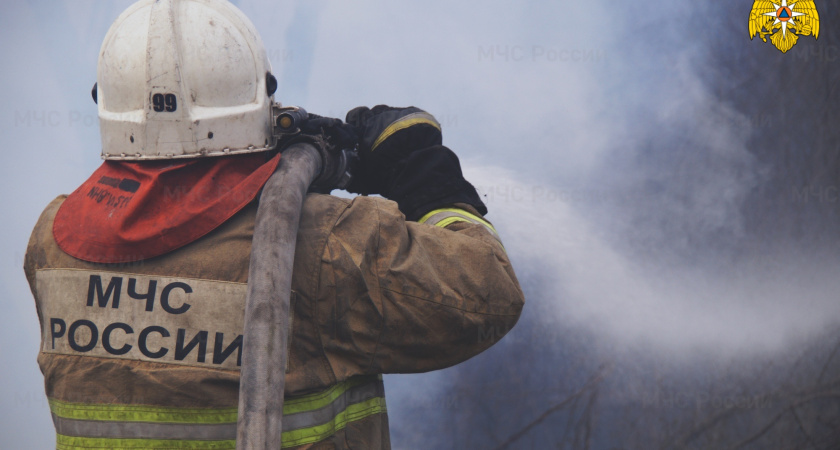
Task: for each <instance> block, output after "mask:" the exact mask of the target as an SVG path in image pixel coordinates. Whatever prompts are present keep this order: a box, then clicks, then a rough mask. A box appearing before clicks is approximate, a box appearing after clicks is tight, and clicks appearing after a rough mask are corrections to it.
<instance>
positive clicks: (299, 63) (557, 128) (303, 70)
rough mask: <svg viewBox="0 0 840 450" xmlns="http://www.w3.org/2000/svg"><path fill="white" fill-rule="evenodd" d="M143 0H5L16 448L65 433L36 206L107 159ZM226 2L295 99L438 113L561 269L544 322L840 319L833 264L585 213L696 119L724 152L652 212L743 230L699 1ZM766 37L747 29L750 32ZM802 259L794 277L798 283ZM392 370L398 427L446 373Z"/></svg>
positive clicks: (727, 113) (712, 331)
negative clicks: (120, 30) (113, 70)
mask: <svg viewBox="0 0 840 450" xmlns="http://www.w3.org/2000/svg"><path fill="white" fill-rule="evenodd" d="M131 3H132V2H130V1H114V0H108V1H104V0H72V1H70V0H64V1H55V0H51V1H43V0H37V1H30V2H26V3H24V2H11V3H9V2H7V3H4V4H3V6H2V7H0V8H2V11H0V34H2V42H3V45H2V47H0V52H1V53H2V54H0V61H2V62H1V63H0V64H3V69H2V77H3V81H4V83H3V85H4V87H5V89H3V91H2V94H0V95H2V97H0V98H2V104H0V143H2V148H3V149H4V156H3V158H4V163H3V164H2V165H0V171H2V176H0V185H2V188H3V192H6V193H7V194H9V195H8V196H7V197H5V198H4V200H3V206H4V210H5V211H7V214H6V217H5V226H4V230H5V231H6V232H5V233H3V236H2V238H0V249H2V253H0V255H2V257H1V258H0V269H2V270H0V274H2V275H0V276H2V290H3V295H4V297H5V299H6V300H5V304H6V305H7V310H6V313H5V314H3V315H2V316H0V354H2V355H3V356H4V357H5V358H6V360H5V361H4V364H2V366H0V377H2V380H3V381H4V382H3V383H2V385H0V405H2V406H0V446H2V447H4V448H48V447H50V446H52V445H54V433H53V429H52V424H51V421H50V417H49V410H48V407H47V404H46V399H45V396H44V393H43V381H42V377H41V375H40V372H39V370H38V367H37V363H36V361H35V358H36V355H37V351H38V342H39V335H38V334H39V333H38V323H37V317H36V314H35V309H34V303H33V300H32V298H31V294H30V293H29V289H28V286H27V284H26V281H25V278H24V276H23V271H22V264H23V254H24V252H25V248H26V242H27V240H28V237H29V233H30V231H31V229H32V226H33V225H34V224H35V221H36V220H37V218H38V215H39V214H40V212H41V210H42V209H43V208H44V207H45V206H46V204H47V203H48V202H49V201H50V200H51V199H53V198H54V197H55V196H56V195H58V194H61V193H70V192H72V191H73V190H74V189H75V188H76V187H77V186H78V185H79V184H81V182H82V181H84V180H85V179H86V178H87V177H88V176H89V174H90V173H91V172H92V171H93V170H94V169H95V168H96V167H97V166H98V165H99V164H100V163H101V161H100V159H99V152H100V145H99V131H98V119H97V118H96V107H95V104H94V103H93V101H92V100H91V97H90V90H91V87H92V86H93V83H94V81H95V78H96V61H97V55H98V51H99V46H100V44H101V41H102V39H103V37H104V35H105V33H106V31H107V29H108V27H109V26H110V24H111V22H112V21H113V20H114V19H115V18H116V17H117V15H118V14H119V13H120V12H121V11H122V10H123V9H124V8H125V7H127V6H128V5H129V4H131ZM235 3H236V4H237V5H238V6H239V7H240V8H241V9H242V10H243V11H244V12H245V14H246V15H248V16H249V17H250V18H251V19H252V21H253V22H254V23H255V25H256V27H257V28H258V30H259V31H260V33H261V34H262V37H263V41H264V42H265V45H266V48H267V51H268V54H269V58H270V59H271V61H272V64H273V68H274V73H275V74H276V75H277V76H278V79H279V81H280V88H279V90H278V93H277V95H276V97H277V98H278V99H279V100H280V101H282V102H283V103H284V104H295V105H301V106H304V107H306V108H307V110H309V111H310V112H315V113H319V114H322V115H331V116H336V117H342V118H343V116H344V114H345V113H346V111H347V110H349V109H351V108H353V107H355V106H359V105H368V106H373V105H375V104H379V103H388V104H391V105H397V106H408V105H415V106H419V107H422V108H424V109H426V110H428V111H429V112H431V113H433V114H435V115H436V116H437V117H438V119H439V121H440V122H441V123H442V125H443V130H444V142H445V143H446V144H447V145H449V146H450V147H451V148H452V149H453V150H455V151H456V152H457V153H458V154H459V155H460V156H461V158H462V163H463V166H464V168H465V172H466V173H467V175H468V178H469V179H470V180H471V181H472V182H473V183H474V184H475V185H476V186H477V187H478V188H479V189H480V190H481V191H482V193H483V194H485V195H486V199H487V203H488V206H489V208H490V214H489V216H488V218H489V219H490V220H492V221H494V223H496V225H497V227H498V228H499V231H500V233H501V235H502V237H503V239H504V240H505V243H506V247H507V249H508V251H509V253H510V254H511V256H512V258H513V259H514V262H515V263H516V266H515V267H516V268H517V272H518V273H519V275H520V278H531V277H534V276H536V275H535V274H538V275H540V276H541V278H542V279H545V280H548V281H547V282H548V283H556V284H557V287H556V292H557V293H558V295H557V297H556V298H529V299H528V301H529V305H528V308H534V309H535V310H536V311H540V312H541V313H542V314H543V315H544V319H542V320H545V321H549V322H550V321H555V320H556V321H558V323H559V321H560V318H563V319H564V320H571V321H573V322H575V323H581V324H589V325H590V326H594V327H600V328H601V329H602V330H604V333H603V334H604V336H605V337H608V338H615V339H616V341H621V342H624V341H628V340H629V341H637V342H645V343H647V344H649V345H651V347H652V348H656V349H658V350H660V351H662V352H666V353H667V352H673V351H675V350H677V351H679V350H684V349H686V348H703V349H721V351H724V350H723V348H724V347H725V349H726V350H725V351H772V350H773V349H775V348H779V347H780V346H783V345H784V343H785V341H786V340H788V339H793V338H799V337H803V336H804V337H807V336H809V335H811V334H813V333H816V332H818V331H819V330H821V329H823V327H825V326H826V325H827V324H829V323H830V322H831V321H832V320H833V319H831V318H832V317H837V314H838V308H837V306H835V305H834V303H836V302H834V301H833V300H832V294H831V293H832V292H836V291H837V288H838V287H840V286H838V283H837V281H833V282H832V281H828V280H830V279H831V278H832V277H831V276H830V274H821V273H815V274H813V276H814V277H816V278H817V279H819V280H820V282H819V283H816V284H809V285H808V286H805V285H797V284H796V283H793V284H791V283H788V282H781V281H778V279H775V280H774V276H773V275H772V274H770V275H768V274H765V275H758V271H752V270H750V268H749V267H746V268H744V270H743V273H740V274H739V275H737V276H736V275H732V276H731V277H729V278H727V277H722V276H720V275H713V276H710V275H708V274H707V273H705V272H698V270H697V269H696V268H692V267H674V266H671V265H669V264H666V263H656V261H654V262H653V263H651V262H650V261H648V262H647V263H646V264H639V260H638V259H636V258H634V256H635V255H633V254H632V253H629V252H628V251H627V250H626V249H624V248H622V247H621V246H616V245H614V242H616V240H621V239H620V238H621V236H616V235H614V234H613V233H614V230H616V229H620V227H619V228H615V227H611V226H607V225H605V222H604V221H599V220H598V218H599V217H601V216H599V215H598V214H602V213H603V211H602V210H599V211H601V212H600V213H596V212H594V211H595V210H596V209H597V208H594V207H593V206H598V205H600V203H599V202H600V200H601V196H602V195H604V193H605V192H606V186H608V185H609V180H610V179H618V178H621V177H631V176H638V177H641V178H644V177H645V176H647V175H646V174H644V173H639V174H627V173H625V172H623V171H622V170H621V167H613V166H612V165H611V164H610V161H613V160H616V161H618V160H620V158H618V157H620V156H621V154H622V152H623V151H624V150H625V149H627V148H632V147H634V146H637V145H640V143H641V142H642V141H643V139H645V138H649V137H650V136H655V135H656V133H658V131H659V130H664V129H666V128H667V127H669V126H672V125H674V124H679V123H683V122H684V121H686V120H688V121H690V122H691V124H692V126H693V127H695V128H697V130H698V131H697V133H705V135H708V136H712V137H713V138H712V139H711V140H710V142H706V143H705V144H704V145H707V146H708V148H709V149H711V151H713V152H714V153H715V155H716V160H717V161H719V166H717V167H716V169H715V170H709V171H707V176H706V177H705V178H702V179H691V180H686V183H689V184H690V188H691V189H690V190H689V192H691V195H692V197H691V199H690V200H691V201H689V202H687V203H686V204H679V205H677V204H674V205H661V209H662V210H667V211H668V214H669V215H671V216H672V217H674V220H677V221H683V222H684V223H687V224H688V223H691V224H693V225H692V226H693V227H697V229H698V230H700V231H698V232H705V231H704V230H706V228H708V229H710V230H712V231H714V230H719V229H720V230H727V231H729V232H734V233H736V234H737V232H738V230H739V227H740V226H741V220H740V213H739V207H740V203H739V202H741V201H742V199H743V196H744V194H745V192H747V191H748V190H749V189H751V188H752V187H753V186H755V184H756V183H758V182H759V181H758V180H759V179H760V173H759V171H758V169H757V168H756V167H755V166H754V165H753V163H752V160H751V158H750V156H749V153H748V152H747V148H746V145H747V144H746V142H747V136H748V133H749V132H750V130H749V123H748V121H746V122H745V118H743V117H740V116H739V115H738V113H737V112H736V111H734V110H732V109H728V108H727V107H725V106H722V105H719V104H717V103H715V102H714V100H713V98H712V96H711V95H710V92H709V89H708V88H707V87H706V86H704V85H703V83H702V82H700V80H699V79H698V77H697V76H696V75H695V71H696V69H697V68H698V64H699V63H698V61H697V56H698V49H699V48H702V46H703V43H702V39H703V38H702V36H700V37H698V36H693V37H687V36H684V35H682V34H681V33H680V28H679V27H680V24H681V23H685V21H686V20H688V19H687V18H688V17H690V16H691V14H692V12H693V11H694V9H693V8H695V7H694V6H693V2H668V1H664V0H655V1H652V2H644V3H642V4H639V5H637V6H634V7H633V8H634V10H633V11H632V12H633V14H634V16H633V19H632V20H628V17H629V12H630V11H629V10H628V9H627V7H626V6H622V7H615V6H614V5H613V4H612V3H610V2H606V1H601V0H599V1H590V2H569V3H568V4H566V2H548V1H542V2H539V1H525V2H519V3H511V2H509V1H505V2H502V1H497V0H492V1H480V2H479V1H459V2H451V1H427V2H404V3H395V2H387V1H370V2H361V3H360V2H346V1H335V0H306V1H283V2H269V1H266V0H242V1H238V2H235ZM616 8H618V9H616ZM654 27H655V28H654ZM651 29H655V32H653V31H650V30H651ZM654 35H655V36H656V39H652V38H651V36H654ZM744 35H746V18H745V19H744ZM662 42H667V44H663V43H662ZM759 44H760V43H758V42H750V41H749V40H747V39H746V38H744V42H742V43H739V44H738V45H759ZM686 111H690V112H689V113H686ZM634 115H635V117H636V118H638V117H639V116H640V115H641V116H644V117H649V120H648V121H647V122H645V125H644V126H645V129H644V130H641V131H640V130H638V129H636V128H635V126H636V124H637V122H635V121H634V120H631V119H632V117H631V116H634ZM745 123H746V126H744V124H745ZM605 167H606V168H609V167H611V169H609V170H608V169H605ZM599 179H600V180H602V181H600V182H599V181H598V180H599ZM601 183H603V184H601ZM655 213H656V214H660V213H661V211H657V212H655ZM605 220H606V222H608V221H609V220H608V219H605ZM704 227H705V228H704ZM692 230H693V229H692ZM692 230H689V231H692ZM648 232H650V233H658V231H657V230H655V229H654V230H648ZM666 237H667V238H668V239H671V238H672V237H671V236H666ZM679 237H680V236H673V238H674V239H673V241H674V242H676V241H678V240H679ZM668 239H666V240H668ZM791 271H792V269H790V268H789V269H788V272H784V273H783V275H784V276H783V277H782V279H783V280H790V279H794V278H795V277H794V276H793V272H791ZM776 275H778V274H776ZM823 275H824V276H823ZM710 277H711V278H710ZM774 283H775V284H774ZM526 292H527V289H526ZM561 292H562V293H563V295H560V293H561ZM756 293H759V294H760V295H756ZM759 297H760V298H763V299H765V300H758V298H759ZM768 298H769V299H771V300H772V301H767V300H766V299H768ZM803 298H804V299H805V301H806V302H808V304H810V305H814V306H815V308H812V309H811V310H809V311H803V310H801V309H799V308H796V303H795V301H794V300H796V301H801V300H802V299H803ZM387 382H388V389H389V397H388V398H389V409H390V410H391V411H392V412H391V415H392V426H400V424H402V423H404V422H403V421H404V420H406V419H405V418H404V417H402V416H400V407H401V405H402V404H404V403H405V402H410V401H412V400H411V394H410V393H409V387H412V386H413V387H416V386H421V385H422V386H427V387H429V389H433V387H434V386H435V385H437V384H439V383H445V382H446V381H445V377H443V376H441V375H440V374H431V375H423V376H410V377H409V376H403V377H388V378H387Z"/></svg>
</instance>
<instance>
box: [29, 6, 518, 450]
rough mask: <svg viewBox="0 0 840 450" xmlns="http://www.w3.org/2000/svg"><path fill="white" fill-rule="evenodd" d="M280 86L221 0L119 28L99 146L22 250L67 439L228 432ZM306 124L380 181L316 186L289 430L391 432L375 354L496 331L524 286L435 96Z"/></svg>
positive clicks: (128, 18) (295, 293) (302, 241)
mask: <svg viewBox="0 0 840 450" xmlns="http://www.w3.org/2000/svg"><path fill="white" fill-rule="evenodd" d="M276 86H277V83H276V80H274V77H273V76H272V75H271V68H270V65H269V62H268V60H267V58H266V52H265V50H264V47H263V44H262V42H261V40H260V38H259V36H258V34H257V32H256V30H255V28H254V27H253V25H252V24H251V23H250V22H249V21H248V19H247V18H246V17H245V16H244V15H243V14H242V13H241V12H240V11H239V10H238V9H236V8H235V7H234V6H232V5H231V4H230V3H228V2H226V1H223V0H141V1H140V2H138V3H136V4H134V5H133V6H131V7H130V8H129V9H128V10H126V11H125V12H124V13H123V14H122V15H121V16H120V17H119V18H118V19H117V20H116V22H115V23H114V25H113V26H112V27H111V29H110V30H109V32H108V34H107V35H106V37H105V41H104V43H103V45H102V48H101V52H100V56H99V65H98V71H97V84H96V86H95V87H94V99H95V100H96V101H97V103H98V110H99V117H100V129H101V136H102V158H103V159H104V160H105V161H104V163H103V164H102V166H100V167H99V168H98V169H97V170H96V171H95V172H94V173H93V175H91V177H90V178H88V179H87V181H85V182H84V183H83V184H82V185H81V186H80V187H79V188H78V189H76V190H75V191H74V192H73V193H71V194H70V195H69V196H65V195H62V196H59V197H58V198H56V199H55V200H53V201H52V202H51V203H50V204H49V205H48V206H47V208H46V210H45V211H44V212H43V214H42V215H41V217H40V219H39V220H38V222H37V224H36V226H35V229H34V231H33V233H32V237H31V239H30V241H29V246H28V250H27V254H26V259H25V267H24V269H25V272H26V276H27V279H28V281H29V284H30V286H31V289H32V293H33V295H34V298H35V303H36V307H37V312H38V316H39V319H40V325H41V331H42V340H41V348H40V353H39V356H38V363H39V365H40V368H41V371H42V372H43V374H44V379H45V387H46V394H47V397H48V399H49V406H50V410H51V413H52V417H53V421H54V424H55V428H56V434H57V444H56V445H57V447H58V448H62V449H64V448H190V449H198V448H206V449H221V448H235V438H236V421H237V401H238V392H239V367H240V364H241V350H242V336H243V334H244V333H245V332H247V330H243V310H244V304H245V296H246V290H247V289H246V287H247V281H248V267H249V256H250V252H251V245H252V235H253V229H254V221H255V214H256V210H257V207H258V204H259V198H260V195H259V194H260V190H261V188H262V186H263V184H264V183H265V182H266V180H267V179H268V177H269V176H270V175H271V174H272V173H273V172H274V170H275V168H276V167H277V166H278V164H279V163H281V161H282V154H281V153H280V151H279V149H280V148H281V147H282V142H281V143H280V144H278V143H277V142H276V138H275V135H274V134H273V132H272V114H271V111H272V109H271V108H272V103H273V94H274V90H275V89H276ZM306 131H307V132H308V133H310V134H311V135H312V137H313V142H320V145H321V146H322V147H324V148H326V147H329V146H336V145H348V144H350V145H358V149H359V162H358V166H357V167H356V168H355V169H354V171H353V180H352V182H351V184H350V185H349V187H348V190H349V191H351V192H355V193H360V194H380V195H381V196H382V197H384V198H382V197H378V196H367V195H364V196H359V197H356V198H354V199H345V198H339V197H335V196H331V195H325V194H315V193H311V194H309V195H308V196H307V197H306V200H305V202H304V207H303V211H302V215H301V219H300V231H299V233H298V238H297V248H296V254H295V263H294V273H293V280H292V303H291V311H292V316H291V318H290V321H291V339H290V344H289V348H288V349H287V351H288V355H289V358H288V361H289V362H288V367H287V374H286V386H285V390H286V392H285V406H284V420H283V435H282V436H283V447H284V448H364V449H376V448H389V446H390V444H389V432H388V419H387V414H386V405H385V398H384V389H383V384H382V374H384V373H412V372H413V373H416V372H425V371H431V370H436V369H441V368H444V367H448V366H452V365H454V364H457V363H459V362H462V361H464V360H466V359H468V358H470V357H472V356H474V355H476V354H478V353H480V352H481V351H483V350H485V349H487V348H488V347H490V346H491V345H492V344H493V343H494V342H495V341H497V340H498V339H499V338H500V337H501V336H502V335H503V334H504V332H506V331H507V330H509V329H510V328H511V327H512V326H513V325H514V324H515V323H516V321H517V318H518V317H519V314H520V312H521V309H522V306H523V302H524V299H523V295H522V291H521V289H520V287H519V285H518V282H517V280H516V277H515V275H514V272H513V269H512V268H511V265H510V262H509V259H508V256H507V255H506V252H505V249H504V248H503V246H502V244H501V242H500V240H499V236H498V235H497V233H496V231H495V230H494V228H493V226H492V225H491V224H490V223H489V222H488V221H487V220H486V219H484V217H483V216H484V214H486V212H487V211H486V208H485V205H484V204H483V203H482V201H481V199H480V198H479V196H478V194H477V193H476V191H475V189H474V188H473V186H472V185H471V184H470V183H469V182H467V181H466V180H465V179H464V178H463V176H462V174H461V169H460V166H459V162H458V158H457V157H456V156H455V154H454V153H453V152H452V151H451V150H449V149H448V148H446V147H444V146H442V145H441V131H440V125H439V124H438V122H437V121H436V120H435V118H434V117H433V116H432V115H430V114H428V113H426V112H424V111H422V110H420V109H417V108H391V107H387V106H382V105H380V106H377V107H374V108H372V109H369V108H366V107H360V108H356V109H354V110H352V111H350V112H349V113H348V114H347V117H346V123H345V122H343V121H341V120H338V119H328V118H320V117H317V116H313V117H312V118H311V120H310V121H309V122H308V125H307V128H306ZM326 190H327V191H328V190H329V186H327V189H326ZM278 220H279V219H278ZM490 331H492V332H490Z"/></svg>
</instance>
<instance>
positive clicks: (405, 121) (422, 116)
mask: <svg viewBox="0 0 840 450" xmlns="http://www.w3.org/2000/svg"><path fill="white" fill-rule="evenodd" d="M419 124H426V125H431V126H433V127H435V128H437V129H438V130H440V124H439V123H438V121H437V120H435V117H434V116H433V115H431V114H429V113H427V112H416V113H412V114H409V115H407V116H405V117H400V118H399V120H396V121H394V122H393V123H392V124H390V125H388V127H387V128H385V131H383V132H382V134H380V135H379V137H377V138H376V141H374V142H373V145H371V146H370V151H374V150H376V147H379V144H381V143H382V142H384V141H385V139H388V138H389V137H391V136H392V135H393V134H394V133H396V132H397V131H400V130H404V129H406V128H408V127H412V126H414V125H419Z"/></svg>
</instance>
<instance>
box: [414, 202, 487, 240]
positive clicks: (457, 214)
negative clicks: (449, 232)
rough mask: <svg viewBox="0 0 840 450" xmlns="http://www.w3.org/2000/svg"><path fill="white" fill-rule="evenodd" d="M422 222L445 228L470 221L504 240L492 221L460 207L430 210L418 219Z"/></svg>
mask: <svg viewBox="0 0 840 450" xmlns="http://www.w3.org/2000/svg"><path fill="white" fill-rule="evenodd" d="M418 222H420V223H427V224H429V225H434V226H436V227H441V228H445V227H446V226H448V225H451V224H453V223H455V222H470V223H474V224H476V225H481V226H483V227H484V228H486V229H487V231H489V232H490V234H492V235H493V237H494V238H496V240H497V241H499V243H501V242H502V239H501V238H500V237H499V233H498V232H496V228H494V227H493V225H492V224H490V222H488V221H486V220H484V219H483V218H481V217H479V216H476V215H475V214H471V213H469V212H467V211H464V210H463V209H460V208H442V209H436V210H434V211H430V212H429V213H427V214H426V215H425V216H423V217H421V218H420V220H418Z"/></svg>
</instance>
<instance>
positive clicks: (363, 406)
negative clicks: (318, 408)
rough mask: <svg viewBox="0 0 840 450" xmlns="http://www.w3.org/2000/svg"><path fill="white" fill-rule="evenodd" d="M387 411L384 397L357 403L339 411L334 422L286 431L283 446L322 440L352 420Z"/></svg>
mask: <svg viewBox="0 0 840 450" xmlns="http://www.w3.org/2000/svg"><path fill="white" fill-rule="evenodd" d="M386 411H387V408H386V407H385V399H384V398H382V397H377V398H372V399H370V400H367V401H365V402H362V403H356V404H355V405H351V406H349V407H347V409H345V410H344V411H342V412H341V413H339V414H338V415H337V416H336V417H335V420H333V421H332V422H329V423H325V424H323V425H319V426H315V427H311V428H307V429H303V430H295V431H284V432H283V448H287V447H295V446H298V445H304V444H312V443H314V442H318V441H322V440H324V439H326V438H328V437H330V436H332V435H333V434H335V432H336V431H339V430H343V429H344V428H345V427H346V426H347V424H348V423H350V422H355V421H357V420H362V419H364V418H365V417H369V416H372V415H374V414H380V413H384V412H386Z"/></svg>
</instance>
